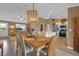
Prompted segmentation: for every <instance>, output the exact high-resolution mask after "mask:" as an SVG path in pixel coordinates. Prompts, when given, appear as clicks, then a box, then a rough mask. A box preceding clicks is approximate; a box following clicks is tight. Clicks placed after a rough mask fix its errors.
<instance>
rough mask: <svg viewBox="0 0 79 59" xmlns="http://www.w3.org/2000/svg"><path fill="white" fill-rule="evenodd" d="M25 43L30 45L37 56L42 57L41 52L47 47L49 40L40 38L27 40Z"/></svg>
mask: <svg viewBox="0 0 79 59" xmlns="http://www.w3.org/2000/svg"><path fill="white" fill-rule="evenodd" d="M25 42H26V43H28V44H30V45H31V46H32V47H33V48H34V51H36V55H37V56H39V55H40V50H41V49H42V48H44V47H45V45H46V44H47V43H49V38H45V37H38V38H26V39H25Z"/></svg>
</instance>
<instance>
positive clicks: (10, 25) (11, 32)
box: [8, 22, 16, 37]
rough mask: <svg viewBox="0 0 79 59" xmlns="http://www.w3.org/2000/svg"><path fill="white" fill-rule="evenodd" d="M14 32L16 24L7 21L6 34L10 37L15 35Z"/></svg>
mask: <svg viewBox="0 0 79 59" xmlns="http://www.w3.org/2000/svg"><path fill="white" fill-rule="evenodd" d="M15 32H16V24H15V23H12V22H9V23H8V36H10V37H13V36H15Z"/></svg>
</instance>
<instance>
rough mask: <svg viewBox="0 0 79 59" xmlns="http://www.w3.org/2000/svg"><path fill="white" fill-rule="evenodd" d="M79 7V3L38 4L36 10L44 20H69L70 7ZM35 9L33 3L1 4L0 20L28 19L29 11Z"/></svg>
mask: <svg viewBox="0 0 79 59" xmlns="http://www.w3.org/2000/svg"><path fill="white" fill-rule="evenodd" d="M74 6H79V4H78V3H70V4H69V3H37V4H35V9H37V10H38V12H39V16H40V17H43V18H49V17H52V18H64V17H66V18H67V15H68V14H67V12H68V8H69V7H74ZM32 8H33V4H32V3H26V4H25V3H23V4H22V3H10V4H8V3H4V4H3V3H2V4H1V3H0V19H5V20H8V19H13V20H16V19H18V16H21V15H23V16H24V17H26V18H27V15H26V13H27V10H30V9H32Z"/></svg>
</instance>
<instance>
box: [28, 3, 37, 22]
mask: <svg viewBox="0 0 79 59" xmlns="http://www.w3.org/2000/svg"><path fill="white" fill-rule="evenodd" d="M27 18H28V22H29V23H37V22H38V12H37V10H35V7H34V3H33V10H28V11H27Z"/></svg>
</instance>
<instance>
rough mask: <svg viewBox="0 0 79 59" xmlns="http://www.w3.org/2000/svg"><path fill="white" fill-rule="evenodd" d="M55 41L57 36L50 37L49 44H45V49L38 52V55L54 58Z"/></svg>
mask: <svg viewBox="0 0 79 59" xmlns="http://www.w3.org/2000/svg"><path fill="white" fill-rule="evenodd" d="M56 40H57V36H54V37H51V38H50V41H49V43H48V44H46V47H44V48H43V49H42V50H41V51H40V54H41V55H43V56H54V55H55V43H56Z"/></svg>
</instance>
